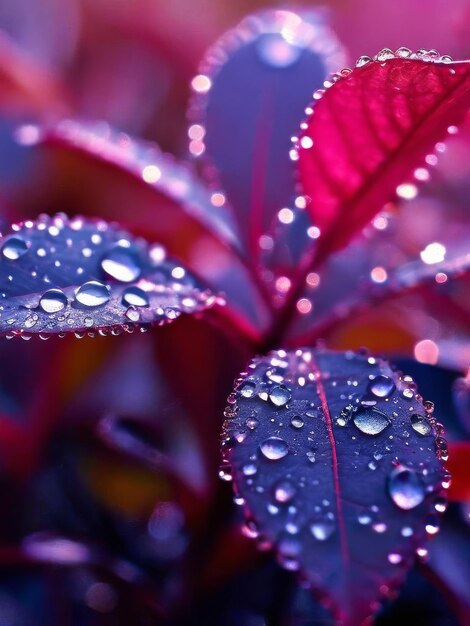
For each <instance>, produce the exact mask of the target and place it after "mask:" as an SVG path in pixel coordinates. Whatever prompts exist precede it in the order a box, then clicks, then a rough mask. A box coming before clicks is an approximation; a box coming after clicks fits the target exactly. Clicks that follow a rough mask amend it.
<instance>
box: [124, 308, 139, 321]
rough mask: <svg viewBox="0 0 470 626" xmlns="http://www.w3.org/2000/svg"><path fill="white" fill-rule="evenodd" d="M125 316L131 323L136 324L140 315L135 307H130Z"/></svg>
mask: <svg viewBox="0 0 470 626" xmlns="http://www.w3.org/2000/svg"><path fill="white" fill-rule="evenodd" d="M125 316H126V317H127V319H128V320H130V321H131V322H138V321H139V320H140V313H139V311H138V310H137V309H136V308H135V306H130V307H129V308H128V309H127V311H126V312H125Z"/></svg>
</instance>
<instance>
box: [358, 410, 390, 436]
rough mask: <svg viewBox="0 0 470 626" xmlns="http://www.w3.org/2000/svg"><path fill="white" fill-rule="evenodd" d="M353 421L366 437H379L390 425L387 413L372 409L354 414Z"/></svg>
mask: <svg viewBox="0 0 470 626" xmlns="http://www.w3.org/2000/svg"><path fill="white" fill-rule="evenodd" d="M353 421H354V424H355V426H356V427H357V428H358V429H359V430H360V431H361V432H362V433H364V434H365V435H378V434H380V433H381V432H382V431H383V430H384V429H385V428H387V426H388V425H389V424H390V422H389V420H388V417H387V416H386V415H385V413H382V411H379V410H377V409H374V408H371V407H364V408H361V409H359V410H358V411H357V412H356V413H355V414H354V418H353Z"/></svg>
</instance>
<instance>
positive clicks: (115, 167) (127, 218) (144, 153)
mask: <svg viewBox="0 0 470 626" xmlns="http://www.w3.org/2000/svg"><path fill="white" fill-rule="evenodd" d="M17 136H18V140H19V141H20V143H22V144H24V145H33V146H37V147H38V148H39V149H41V153H40V156H41V162H42V163H45V164H46V166H45V171H43V170H41V180H42V185H41V186H39V185H34V194H31V193H30V191H29V189H25V190H24V191H23V193H24V194H26V195H25V196H24V197H22V198H20V199H19V200H17V203H19V204H20V205H22V206H23V207H24V208H23V215H24V213H25V212H26V211H27V217H28V218H29V217H30V216H31V211H32V208H31V207H34V209H35V211H36V212H38V209H39V212H49V211H50V207H51V206H52V207H54V208H56V209H60V208H61V207H64V206H67V207H69V211H73V212H74V213H78V214H84V215H87V216H92V217H93V216H95V215H96V214H99V215H100V216H101V217H102V218H103V219H106V220H110V221H112V220H118V221H119V223H120V224H122V225H123V226H124V227H125V228H127V229H129V230H130V232H131V233H133V234H138V235H142V236H143V237H145V238H146V239H148V240H149V241H159V242H160V243H161V244H162V245H164V246H165V248H166V249H167V250H168V253H169V254H170V255H172V256H176V257H178V259H180V260H181V262H182V263H184V264H185V266H186V267H187V268H188V269H190V270H192V271H194V272H195V273H196V274H197V275H198V276H200V277H201V278H202V279H203V280H204V281H205V282H206V284H207V285H208V286H209V287H210V288H211V289H212V290H213V291H216V292H218V291H223V292H224V293H226V295H227V300H230V305H229V306H228V307H227V312H228V310H229V309H230V313H231V314H232V313H233V315H232V317H233V318H237V320H238V321H239V324H238V326H239V327H240V332H245V331H246V332H247V333H248V334H251V335H252V336H253V335H257V334H258V332H259V331H258V329H262V327H263V326H265V325H266V324H267V322H268V320H269V318H268V311H267V307H266V305H265V303H264V302H263V300H262V298H261V297H260V291H259V289H257V285H256V282H257V280H258V279H257V277H256V276H254V272H253V271H252V269H251V268H250V267H249V266H248V265H247V263H246V262H245V261H244V260H243V259H242V258H241V253H240V250H239V243H238V240H237V236H236V234H235V232H234V230H233V228H232V218H231V216H230V214H229V213H228V211H227V209H226V208H225V207H218V206H216V204H214V202H216V200H215V199H214V196H213V193H212V192H211V191H210V190H209V189H207V188H206V187H205V186H204V185H203V184H202V183H201V182H200V181H199V180H198V179H197V178H196V177H195V175H194V173H193V172H192V171H191V169H190V168H189V167H187V166H186V165H184V164H181V163H178V162H177V161H175V159H174V158H173V157H171V156H169V155H166V154H163V153H162V152H161V151H160V149H159V148H158V147H157V146H156V145H155V144H153V143H149V142H145V141H142V140H138V139H134V138H132V137H130V136H129V135H127V134H126V133H122V132H118V131H116V130H115V129H113V128H112V127H110V126H109V125H108V124H106V123H94V124H88V125H84V124H80V123H78V122H75V121H72V120H66V121H64V122H61V123H60V124H58V125H56V126H54V127H51V128H48V127H44V128H41V127H39V128H38V127H36V126H23V127H21V128H20V129H19V130H18V133H17ZM51 155H52V157H53V158H52V167H51V165H50V162H51V158H50V157H51ZM48 157H49V158H48ZM47 164H49V166H48V165H47ZM242 329H243V330H242Z"/></svg>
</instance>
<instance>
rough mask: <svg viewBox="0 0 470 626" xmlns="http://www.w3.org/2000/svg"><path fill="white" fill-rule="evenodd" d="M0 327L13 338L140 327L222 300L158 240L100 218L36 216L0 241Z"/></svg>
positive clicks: (117, 330) (13, 229) (82, 333)
mask: <svg viewBox="0 0 470 626" xmlns="http://www.w3.org/2000/svg"><path fill="white" fill-rule="evenodd" d="M0 275H1V276H2V284H3V285H4V288H3V290H2V292H1V293H0V298H1V299H0V326H1V329H2V331H3V333H4V334H6V336H7V337H9V338H11V337H13V336H18V335H19V336H21V337H22V338H25V339H27V338H29V337H30V336H31V334H30V333H32V332H36V333H39V334H40V336H41V337H43V338H47V337H48V336H49V335H50V334H51V333H58V334H59V335H62V334H64V333H66V332H67V331H73V332H75V333H76V335H77V336H78V337H82V336H85V334H87V335H92V334H93V333H94V332H95V330H97V331H98V332H99V333H100V334H107V333H108V332H109V333H112V334H119V333H120V332H122V331H127V332H133V331H134V330H135V329H137V328H139V329H141V330H145V328H146V326H147V325H148V324H151V323H157V324H161V323H164V322H168V321H172V320H174V319H176V318H177V317H178V316H179V315H180V314H181V313H183V312H189V313H192V312H196V311H199V310H203V309H204V308H206V307H209V306H211V305H213V304H214V303H215V302H216V301H220V299H217V298H215V297H214V296H212V295H211V294H210V293H208V292H206V291H204V290H202V289H200V288H198V286H197V285H196V282H195V281H194V279H193V278H192V277H191V276H189V275H188V274H187V272H186V270H185V269H184V268H183V267H181V266H179V265H177V264H176V263H174V262H172V261H170V260H168V259H167V258H166V253H165V250H164V249H163V248H162V247H161V246H159V245H154V246H148V245H147V244H146V242H144V241H143V240H140V239H138V240H137V239H136V240H133V239H132V238H131V237H129V235H128V234H127V233H125V232H123V231H120V230H118V229H117V228H116V227H114V226H112V225H108V224H106V223H105V222H92V221H86V220H83V219H81V218H75V219H72V220H69V219H68V218H67V217H66V216H64V215H57V216H55V217H52V218H49V217H47V216H41V217H40V218H39V219H38V220H37V221H36V222H25V223H23V224H19V225H14V226H13V227H12V233H11V234H10V235H7V236H5V237H3V238H2V240H1V241H0Z"/></svg>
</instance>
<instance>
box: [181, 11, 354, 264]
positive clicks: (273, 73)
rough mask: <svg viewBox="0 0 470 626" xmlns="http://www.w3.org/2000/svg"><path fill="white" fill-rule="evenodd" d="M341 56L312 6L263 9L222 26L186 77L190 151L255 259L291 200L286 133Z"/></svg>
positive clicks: (292, 182)
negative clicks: (298, 11) (190, 92)
mask: <svg viewBox="0 0 470 626" xmlns="http://www.w3.org/2000/svg"><path fill="white" fill-rule="evenodd" d="M344 61H345V54H344V52H343V49H342V47H341V45H340V43H339V42H338V40H337V38H336V36H335V35H334V33H333V32H332V31H331V30H330V29H329V28H328V27H327V26H326V25H325V24H324V20H323V19H322V16H321V15H320V14H319V13H318V12H317V13H315V12H312V13H305V14H302V15H298V14H295V13H291V12H288V11H279V10H276V11H264V12H261V13H259V14H255V15H253V16H251V17H248V18H246V19H244V20H243V21H242V22H241V23H240V24H239V25H238V27H236V28H235V29H233V30H231V31H229V32H228V33H226V34H225V35H224V36H223V37H222V38H221V39H220V40H219V41H218V42H217V43H216V44H215V45H214V46H213V47H212V48H211V49H210V50H209V51H208V53H207V55H206V57H205V59H204V60H203V61H202V63H201V65H200V68H199V74H198V75H197V76H196V77H195V78H194V79H193V81H192V87H193V91H194V92H195V98H194V100H193V103H192V106H191V107H190V111H189V119H190V122H191V126H190V128H189V137H190V140H191V141H190V146H189V147H190V152H192V154H194V155H196V156H201V157H202V158H203V159H204V162H205V163H206V164H207V167H206V173H207V175H208V177H209V179H210V180H212V181H213V183H214V186H215V188H216V189H217V188H218V189H219V191H220V193H219V197H220V198H221V199H222V198H224V194H225V195H226V197H227V200H228V202H229V204H230V205H231V206H232V208H233V209H234V213H235V216H236V218H237V221H238V224H239V230H240V232H241V235H242V240H243V243H244V244H245V247H246V248H247V250H248V251H249V252H251V254H252V255H254V258H255V259H256V258H257V256H258V255H259V252H260V249H259V237H260V235H262V234H263V232H265V231H267V230H268V229H269V228H270V226H271V224H272V222H273V220H274V218H275V216H277V213H278V211H279V210H280V209H282V208H283V207H286V206H289V205H292V206H293V202H294V191H295V176H294V166H293V164H292V162H290V160H289V148H290V138H291V136H292V135H293V134H294V133H295V132H296V129H297V127H298V122H299V119H301V117H302V115H303V114H304V108H305V105H306V103H307V102H308V99H309V98H310V96H311V93H312V91H313V90H314V89H317V88H319V87H320V86H321V85H322V84H323V81H324V80H325V78H326V76H327V75H328V73H329V72H331V71H333V70H335V69H336V68H337V67H338V66H341V64H343V63H344Z"/></svg>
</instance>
